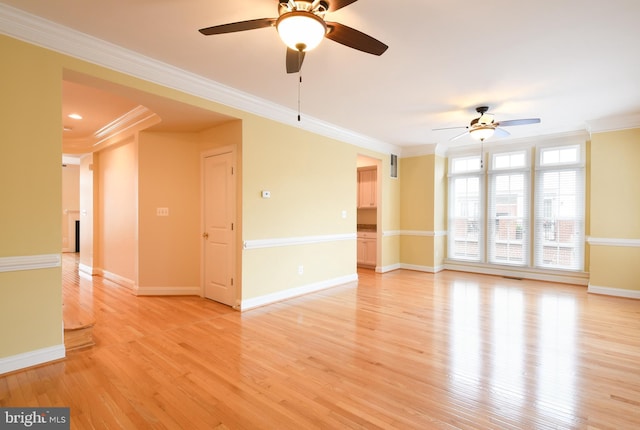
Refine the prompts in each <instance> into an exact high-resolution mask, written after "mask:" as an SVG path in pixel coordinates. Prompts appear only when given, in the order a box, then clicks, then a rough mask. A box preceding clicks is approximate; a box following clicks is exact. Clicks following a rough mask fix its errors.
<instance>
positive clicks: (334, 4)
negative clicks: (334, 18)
mask: <svg viewBox="0 0 640 430" xmlns="http://www.w3.org/2000/svg"><path fill="white" fill-rule="evenodd" d="M357 1H358V0H329V12H335V11H336V10H338V9H342V8H343V7H345V6H349V5H350V4H351V3H355V2H357Z"/></svg>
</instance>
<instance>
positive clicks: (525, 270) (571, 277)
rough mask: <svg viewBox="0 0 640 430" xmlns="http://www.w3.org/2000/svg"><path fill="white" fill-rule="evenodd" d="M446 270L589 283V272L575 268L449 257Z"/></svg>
mask: <svg viewBox="0 0 640 430" xmlns="http://www.w3.org/2000/svg"><path fill="white" fill-rule="evenodd" d="M444 268H445V269H446V270H456V271H459V272H471V273H481V274H484V275H496V276H507V277H510V278H524V279H533V280H537V281H549V282H561V283H564V284H575V285H584V286H586V285H588V284H589V273H588V272H583V271H578V270H576V271H573V270H558V269H555V270H554V269H539V268H534V267H518V266H513V265H501V264H489V263H478V262H470V261H464V260H451V259H447V260H445V263H444Z"/></svg>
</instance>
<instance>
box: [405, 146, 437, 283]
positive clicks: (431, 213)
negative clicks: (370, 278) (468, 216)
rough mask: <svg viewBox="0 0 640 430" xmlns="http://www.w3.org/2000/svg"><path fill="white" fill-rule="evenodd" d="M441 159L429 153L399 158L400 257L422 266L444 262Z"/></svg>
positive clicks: (427, 268) (435, 268) (435, 265)
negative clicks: (400, 180)
mask: <svg viewBox="0 0 640 430" xmlns="http://www.w3.org/2000/svg"><path fill="white" fill-rule="evenodd" d="M445 166H446V162H445V159H444V158H442V157H440V156H437V155H434V154H431V155H423V156H417V157H408V158H403V159H401V160H400V169H401V172H402V183H401V191H400V225H401V230H402V231H403V234H402V236H401V238H400V261H401V262H402V263H403V264H404V265H407V266H415V267H416V268H422V269H423V270H428V271H431V270H437V269H438V268H439V267H440V266H442V264H443V263H444V244H445V242H446V241H445V240H444V237H443V236H440V235H439V234H440V232H442V231H444V230H445V228H446V227H445V226H446V223H445V219H446V208H445V200H446V195H445V190H446V176H445V170H446V168H445Z"/></svg>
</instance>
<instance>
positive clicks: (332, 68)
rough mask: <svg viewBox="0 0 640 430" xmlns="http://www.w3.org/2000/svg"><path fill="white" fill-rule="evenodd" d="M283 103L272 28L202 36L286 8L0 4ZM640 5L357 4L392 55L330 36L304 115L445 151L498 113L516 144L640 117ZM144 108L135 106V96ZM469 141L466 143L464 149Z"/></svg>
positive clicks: (372, 0)
mask: <svg viewBox="0 0 640 430" xmlns="http://www.w3.org/2000/svg"><path fill="white" fill-rule="evenodd" d="M0 2H1V3H4V4H6V5H9V6H12V7H14V8H18V9H21V10H24V11H26V12H28V13H31V14H34V15H37V16H40V17H42V18H45V19H47V20H50V21H53V22H56V23H59V24H62V25H64V26H67V27H70V28H73V29H75V30H78V31H80V32H83V33H86V34H89V35H91V36H94V37H97V38H99V39H102V40H105V41H109V42H111V43H113V44H116V45H118V46H121V47H124V48H127V49H130V50H132V51H135V52H138V53H140V54H143V55H145V56H148V57H151V58H154V59H157V60H160V61H162V62H165V63H168V64H171V65H173V66H176V67H178V68H180V69H183V70H186V71H189V72H192V73H195V74H197V75H200V76H202V77H205V78H207V79H211V80H213V81H216V82H218V83H221V84H224V85H226V86H229V87H232V88H235V89H238V90H241V91H243V92H246V93H250V94H253V95H255V96H257V97H260V98H262V99H266V100H269V101H271V102H274V103H276V104H278V105H281V106H284V107H287V108H290V109H293V110H295V109H297V100H298V83H297V80H298V76H297V75H295V74H294V75H288V74H286V72H285V59H284V57H285V48H284V45H283V44H282V42H280V40H279V38H278V36H277V32H276V30H275V29H274V28H264V29H259V30H252V31H246V32H241V33H232V34H225V35H216V36H203V35H201V34H200V33H199V32H198V31H197V30H198V29H200V28H203V27H208V26H212V25H217V24H224V23H228V22H234V21H241V20H248V19H255V18H267V17H276V16H277V1H276V0H231V1H219V0H109V1H101V2H93V1H78V0H56V1H42V0H0ZM639 18H640V1H638V0H609V1H602V0H598V1H596V0H562V1H558V0H538V1H535V2H514V1H512V0H484V1H482V2H472V1H470V0H449V1H436V0H404V1H402V0H399V1H383V0H359V1H357V2H356V3H353V4H351V5H349V6H347V7H345V8H343V9H340V10H338V11H336V12H334V13H328V14H327V16H326V19H327V20H329V21H337V22H340V23H342V24H345V25H348V26H350V27H353V28H356V29H358V30H360V31H363V32H365V33H367V34H369V35H371V36H373V37H375V38H377V39H379V40H381V41H382V42H384V43H386V44H387V45H389V49H388V51H387V52H386V53H384V54H383V55H382V56H380V57H377V56H373V55H369V54H365V53H362V52H360V51H356V50H353V49H350V48H347V47H345V46H343V45H340V44H337V43H335V42H333V41H331V40H325V41H323V43H322V44H321V45H320V46H319V47H318V48H317V49H316V50H314V51H311V52H309V53H307V55H306V58H305V62H304V65H303V68H302V77H303V84H302V88H301V110H302V116H303V118H304V116H305V115H308V116H309V117H313V118H317V119H320V120H322V121H325V122H327V123H330V124H333V125H336V126H338V127H341V128H344V129H347V130H351V131H353V132H356V133H359V134H362V135H365V136H369V137H371V138H373V139H377V140H379V141H382V142H386V143H388V144H392V145H396V146H401V147H412V146H417V145H425V144H445V145H446V144H447V143H448V141H449V139H450V138H451V137H453V136H456V135H457V134H459V133H460V132H461V131H464V130H447V131H432V129H433V128H441V127H451V126H465V125H468V123H469V121H471V119H473V118H475V117H477V115H476V113H475V111H474V109H475V107H476V106H478V105H485V104H486V105H489V106H490V107H491V112H493V113H494V114H495V115H496V120H507V119H518V118H530V117H539V118H541V120H542V122H541V123H540V124H534V125H525V126H518V127H509V129H508V130H509V131H510V132H511V134H512V136H511V138H521V137H530V136H536V135H546V134H557V133H564V132H571V131H576V130H585V129H587V128H588V123H589V122H592V121H601V120H604V119H610V118H618V117H636V116H638V115H639V114H640V55H639V54H640V46H639V42H640V25H639V23H638V21H639ZM136 102H137V100H136ZM465 141H466V142H467V143H468V142H470V139H469V138H468V137H467V138H464V139H461V140H460V141H457V142H459V143H460V144H464V143H465Z"/></svg>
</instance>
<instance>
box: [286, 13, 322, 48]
mask: <svg viewBox="0 0 640 430" xmlns="http://www.w3.org/2000/svg"><path fill="white" fill-rule="evenodd" d="M276 28H277V29H278V34H279V35H280V39H282V41H283V42H284V44H285V45H287V46H288V47H289V48H291V49H293V50H296V51H310V50H312V49H313V48H315V47H316V46H318V45H319V44H320V42H322V39H323V38H324V35H325V33H326V32H327V26H326V25H325V23H324V21H323V20H322V19H321V18H320V17H318V16H316V15H314V14H313V13H311V12H306V11H294V12H289V13H286V14H284V15H281V16H280V18H278V21H277V22H276Z"/></svg>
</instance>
